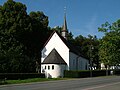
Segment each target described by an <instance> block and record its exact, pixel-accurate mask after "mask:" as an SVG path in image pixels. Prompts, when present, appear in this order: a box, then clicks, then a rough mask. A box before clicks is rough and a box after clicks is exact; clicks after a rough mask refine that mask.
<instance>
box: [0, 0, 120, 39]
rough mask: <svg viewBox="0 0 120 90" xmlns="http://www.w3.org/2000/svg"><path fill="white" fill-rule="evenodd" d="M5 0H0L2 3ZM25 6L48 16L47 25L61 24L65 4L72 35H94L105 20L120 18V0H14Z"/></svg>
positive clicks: (100, 34)
mask: <svg viewBox="0 0 120 90" xmlns="http://www.w3.org/2000/svg"><path fill="white" fill-rule="evenodd" d="M6 1H7V0H0V5H3V3H4V2H6ZM15 1H19V2H21V3H23V4H25V5H26V6H27V12H28V13H29V12H31V11H43V12H44V13H45V15H47V16H48V17H49V26H50V27H55V26H62V25H63V18H64V7H65V6H66V8H67V9H66V13H67V15H66V16H67V25H68V29H69V31H71V32H72V33H73V35H74V36H78V35H83V36H87V35H88V34H90V35H96V36H97V37H98V38H101V37H102V36H103V33H101V32H98V29H97V28H98V27H100V26H101V24H103V23H105V22H106V21H108V22H110V23H112V22H115V21H116V20H118V19H120V0H15Z"/></svg>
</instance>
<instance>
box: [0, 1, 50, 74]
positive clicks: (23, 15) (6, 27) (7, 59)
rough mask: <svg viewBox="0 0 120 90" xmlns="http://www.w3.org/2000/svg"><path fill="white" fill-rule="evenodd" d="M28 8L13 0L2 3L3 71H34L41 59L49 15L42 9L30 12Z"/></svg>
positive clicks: (0, 57)
mask: <svg viewBox="0 0 120 90" xmlns="http://www.w3.org/2000/svg"><path fill="white" fill-rule="evenodd" d="M26 9H27V8H26V6H25V5H24V4H22V3H20V2H15V1H13V0H8V1H7V2H6V3H4V5H3V6H0V67H2V68H3V69H2V71H4V72H34V71H35V64H36V60H38V59H40V50H41V48H42V46H43V43H44V42H45V39H46V37H47V35H48V32H47V26H48V17H47V16H45V15H44V13H43V12H39V11H38V12H31V13H30V14H29V15H28V14H27V12H26ZM3 58H4V60H3ZM38 61H39V62H40V60H38Z"/></svg>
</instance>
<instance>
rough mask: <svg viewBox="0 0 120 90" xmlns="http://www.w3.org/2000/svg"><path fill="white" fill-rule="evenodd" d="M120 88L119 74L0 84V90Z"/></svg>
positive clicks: (113, 89)
mask: <svg viewBox="0 0 120 90" xmlns="http://www.w3.org/2000/svg"><path fill="white" fill-rule="evenodd" d="M107 89H108V90H120V76H112V77H111V76H110V77H97V78H83V79H70V80H60V81H46V82H37V83H29V84H16V85H2V86H0V90H107Z"/></svg>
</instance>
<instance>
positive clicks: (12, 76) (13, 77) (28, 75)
mask: <svg viewBox="0 0 120 90" xmlns="http://www.w3.org/2000/svg"><path fill="white" fill-rule="evenodd" d="M5 78H6V79H7V80H18V79H28V78H45V74H41V73H0V79H5Z"/></svg>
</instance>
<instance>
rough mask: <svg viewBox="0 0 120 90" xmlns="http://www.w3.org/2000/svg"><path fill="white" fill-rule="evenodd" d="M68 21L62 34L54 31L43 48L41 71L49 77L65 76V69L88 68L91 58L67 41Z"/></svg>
mask: <svg viewBox="0 0 120 90" xmlns="http://www.w3.org/2000/svg"><path fill="white" fill-rule="evenodd" d="M67 33H68V30H67V22H66V16H65V17H64V25H63V28H62V31H61V34H60V33H58V32H56V31H54V32H53V33H52V34H51V36H50V37H49V39H48V40H47V42H46V43H45V45H44V48H43V49H42V52H41V53H42V56H41V73H45V76H46V77H47V78H58V77H64V70H88V69H89V66H88V65H89V60H88V59H86V58H84V57H83V56H82V55H81V54H80V53H79V51H78V50H77V49H76V47H74V46H73V45H71V44H70V42H68V41H67Z"/></svg>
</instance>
